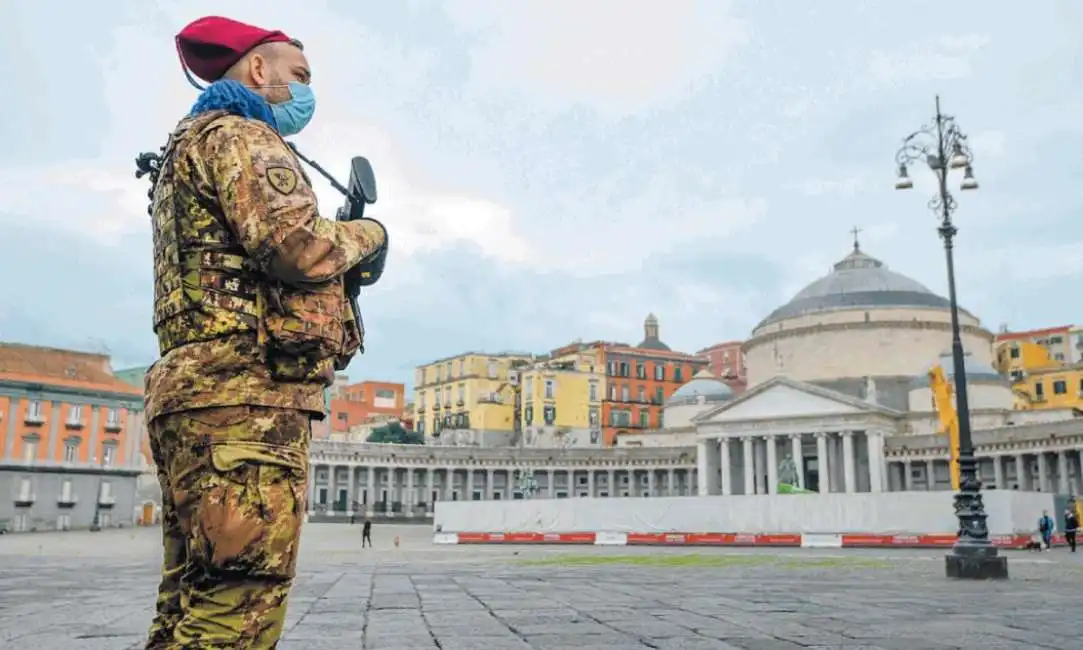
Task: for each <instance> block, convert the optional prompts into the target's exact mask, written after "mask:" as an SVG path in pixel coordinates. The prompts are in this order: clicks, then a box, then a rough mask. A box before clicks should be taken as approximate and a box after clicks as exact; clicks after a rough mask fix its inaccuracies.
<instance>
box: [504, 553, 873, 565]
mask: <svg viewBox="0 0 1083 650" xmlns="http://www.w3.org/2000/svg"><path fill="white" fill-rule="evenodd" d="M520 564H523V565H526V566H642V567H674V568H680V567H691V568H726V567H748V566H766V567H775V568H782V569H823V568H840V569H854V568H864V569H872V568H877V569H878V568H887V567H890V566H891V563H890V562H887V561H884V560H875V559H868V558H856V557H855V558H845V557H810V558H798V557H777V556H770V555H704V554H700V553H687V554H686V553H665V554H660V555H646V554H644V555H582V554H560V555H552V556H549V557H544V558H536V559H529V560H522V561H520Z"/></svg>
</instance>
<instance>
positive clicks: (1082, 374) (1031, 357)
mask: <svg viewBox="0 0 1083 650" xmlns="http://www.w3.org/2000/svg"><path fill="white" fill-rule="evenodd" d="M1056 354H1057V355H1062V354H1063V353H1056ZM996 369H997V371H999V372H1001V373H1002V374H1004V375H1007V376H1008V377H1010V378H1011V380H1012V392H1013V393H1014V395H1015V408H1016V409H1019V410H1033V409H1061V408H1083V364H1080V363H1064V362H1063V361H1061V360H1059V359H1057V358H1055V353H1054V352H1053V351H1052V350H1051V349H1050V348H1049V347H1048V346H1047V345H1043V344H1042V343H1036V342H1033V341H1030V340H1019V339H1008V340H1003V341H998V343H997V348H996Z"/></svg>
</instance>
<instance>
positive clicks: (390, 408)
mask: <svg viewBox="0 0 1083 650" xmlns="http://www.w3.org/2000/svg"><path fill="white" fill-rule="evenodd" d="M337 392H338V395H337V396H335V397H332V398H331V427H330V428H331V431H332V432H335V433H345V432H347V431H349V430H350V427H353V426H357V425H359V424H364V423H366V422H369V421H371V419H372V418H373V417H374V416H385V417H388V416H389V417H394V418H399V419H402V416H403V409H404V407H405V402H406V386H405V385H404V384H397V383H394V382H388V381H361V382H357V383H356V384H348V385H346V386H343V387H342V388H341V389H340V390H338V391H337Z"/></svg>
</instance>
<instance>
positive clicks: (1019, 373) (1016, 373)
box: [1010, 370, 1023, 382]
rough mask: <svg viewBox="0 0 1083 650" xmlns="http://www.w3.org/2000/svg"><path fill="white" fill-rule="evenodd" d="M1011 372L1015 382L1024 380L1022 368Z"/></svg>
mask: <svg viewBox="0 0 1083 650" xmlns="http://www.w3.org/2000/svg"><path fill="white" fill-rule="evenodd" d="M1010 374H1011V377H1012V381H1014V382H1020V381H1023V371H1022V370H1013V371H1011V373H1010Z"/></svg>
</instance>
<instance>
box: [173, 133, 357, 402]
mask: <svg viewBox="0 0 1083 650" xmlns="http://www.w3.org/2000/svg"><path fill="white" fill-rule="evenodd" d="M221 115H222V113H220V112H212V113H208V114H206V115H201V116H199V117H197V118H194V119H192V120H186V121H185V122H182V123H181V125H180V126H179V127H178V129H177V130H176V131H175V132H174V133H173V135H172V136H171V137H170V139H169V142H168V144H167V145H166V149H165V152H164V154H163V156H162V167H161V173H160V175H159V178H158V182H157V184H156V186H155V189H154V195H153V197H154V198H153V201H152V211H153V215H154V219H153V230H154V232H153V237H154V331H155V334H157V336H158V349H159V352H160V354H162V355H163V356H164V355H165V354H166V353H168V352H169V351H171V350H173V349H175V348H177V347H180V346H182V345H186V344H190V343H198V342H204V341H212V340H216V339H223V338H227V337H231V336H236V335H242V334H251V335H254V336H255V337H256V338H257V341H258V342H259V347H260V349H261V351H262V354H263V356H264V359H263V360H264V361H265V362H266V363H267V365H268V367H269V369H270V371H271V375H272V377H274V378H275V379H278V380H282V381H325V382H326V381H328V379H329V378H330V379H333V376H334V369H335V368H341V367H345V364H346V363H348V362H349V358H350V357H352V356H353V354H354V353H355V352H356V351H357V349H358V348H359V347H360V344H361V338H362V336H363V335H362V333H361V332H360V330H359V324H357V323H354V322H353V321H352V319H347V314H348V313H349V309H347V308H346V304H347V303H346V301H345V294H344V292H343V287H342V283H341V281H334V282H330V283H327V285H325V286H322V287H318V288H312V289H297V288H293V287H286V286H284V285H281V284H279V283H277V282H275V281H274V280H273V279H271V278H269V277H267V276H266V275H265V274H264V273H263V272H262V271H260V270H259V268H258V266H257V265H256V263H255V262H254V261H253V260H252V259H251V258H250V257H249V256H248V253H247V252H246V251H245V250H244V249H243V248H242V247H241V246H240V244H239V243H238V242H237V241H236V238H235V237H234V235H233V233H232V230H231V229H230V228H229V226H228V225H227V224H226V220H225V217H224V216H223V214H222V211H221V209H220V208H219V207H218V206H217V205H216V203H215V199H214V198H213V197H214V193H213V188H206V187H198V186H197V182H198V179H199V178H200V175H199V174H195V173H193V171H194V169H193V168H194V166H195V165H197V164H200V161H196V160H193V158H192V156H191V155H190V154H189V152H190V151H191V150H192V146H193V144H194V143H196V142H198V140H199V139H200V138H201V137H202V136H203V135H204V134H205V132H206V131H207V130H208V129H209V128H211V127H212V125H213V122H214V121H215V120H216V119H218V118H219V117H221ZM305 181H306V182H308V179H307V178H305Z"/></svg>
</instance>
